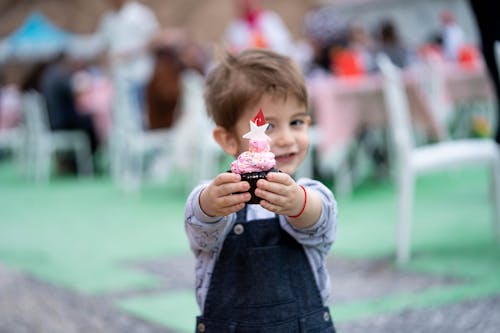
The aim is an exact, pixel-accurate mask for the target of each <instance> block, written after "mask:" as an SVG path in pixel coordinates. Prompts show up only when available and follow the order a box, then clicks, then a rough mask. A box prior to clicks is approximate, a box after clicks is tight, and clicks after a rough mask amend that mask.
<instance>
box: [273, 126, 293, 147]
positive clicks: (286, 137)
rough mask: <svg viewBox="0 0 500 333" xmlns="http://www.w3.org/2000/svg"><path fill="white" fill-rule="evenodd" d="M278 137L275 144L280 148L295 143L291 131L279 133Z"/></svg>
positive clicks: (285, 130)
mask: <svg viewBox="0 0 500 333" xmlns="http://www.w3.org/2000/svg"><path fill="white" fill-rule="evenodd" d="M277 134H278V135H277V137H276V138H275V140H274V142H275V143H276V144H277V145H279V146H287V145H291V144H293V143H294V142H295V138H294V137H293V133H292V132H291V131H290V130H289V129H284V130H281V131H279V133H277Z"/></svg>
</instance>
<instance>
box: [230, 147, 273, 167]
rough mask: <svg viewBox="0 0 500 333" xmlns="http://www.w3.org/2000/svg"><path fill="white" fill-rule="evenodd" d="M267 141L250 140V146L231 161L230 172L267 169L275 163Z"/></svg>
mask: <svg viewBox="0 0 500 333" xmlns="http://www.w3.org/2000/svg"><path fill="white" fill-rule="evenodd" d="M270 150H271V148H270V147H269V143H268V142H267V141H260V140H259V141H256V140H250V147H249V149H248V151H245V152H243V153H241V154H240V156H238V158H237V159H236V160H235V161H234V162H233V163H231V172H233V173H238V174H242V173H250V172H260V171H267V170H269V169H271V168H273V167H274V166H275V165H276V160H275V159H274V154H273V153H271V151H270Z"/></svg>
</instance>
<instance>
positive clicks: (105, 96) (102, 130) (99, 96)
mask: <svg viewBox="0 0 500 333" xmlns="http://www.w3.org/2000/svg"><path fill="white" fill-rule="evenodd" d="M86 80H88V81H87V82H86V84H85V86H84V88H81V89H79V91H78V93H77V99H76V102H77V107H78V110H79V112H82V113H88V114H90V115H91V116H92V120H93V122H94V125H95V127H96V130H97V133H98V136H99V138H100V140H101V142H103V141H105V140H106V138H107V136H108V133H109V130H110V127H111V100H112V96H113V88H112V85H111V82H110V80H108V79H106V78H104V77H92V76H89V77H88V78H86Z"/></svg>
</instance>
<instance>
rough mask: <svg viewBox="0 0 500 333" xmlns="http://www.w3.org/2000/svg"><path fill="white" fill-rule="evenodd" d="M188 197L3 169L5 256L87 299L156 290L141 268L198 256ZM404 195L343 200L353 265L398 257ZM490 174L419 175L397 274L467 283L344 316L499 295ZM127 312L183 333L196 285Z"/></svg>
mask: <svg viewBox="0 0 500 333" xmlns="http://www.w3.org/2000/svg"><path fill="white" fill-rule="evenodd" d="M185 198H186V193H184V191H183V190H182V189H180V187H179V180H178V179H177V180H176V182H173V183H170V184H167V185H165V186H146V187H145V188H144V189H143V191H142V192H141V193H140V195H139V194H134V195H127V194H124V193H122V192H120V191H119V190H118V189H117V188H116V187H115V186H114V185H113V184H112V182H111V181H110V180H109V179H108V178H106V177H103V178H95V179H85V180H76V179H74V178H60V179H54V180H52V181H51V183H50V184H47V185H38V186H37V185H33V184H31V183H30V182H29V181H28V180H25V179H23V178H22V177H20V176H19V175H18V174H17V173H16V171H15V170H14V168H13V166H12V164H10V163H8V162H7V163H6V162H3V163H0V261H1V262H2V263H4V264H7V265H10V266H12V267H15V268H18V269H20V270H22V271H25V272H27V273H30V274H33V275H34V276H37V277H39V278H41V279H43V280H45V281H48V282H51V283H54V284H56V285H60V286H64V287H67V288H70V289H73V290H76V291H79V292H83V293H90V294H97V295H99V294H107V293H113V292H120V291H127V290H128V291H130V290H140V289H147V288H152V287H154V286H156V285H157V284H158V280H157V278H156V277H155V276H153V275H149V274H147V273H145V272H142V271H139V270H137V269H135V268H134V267H133V265H132V264H131V263H133V262H137V261H141V260H142V261H144V260H152V259H155V258H165V257H168V256H179V255H189V246H188V242H187V239H186V236H185V234H184V229H183V211H184V201H185ZM396 206H397V203H396V194H395V190H394V187H393V185H392V184H391V182H389V181H385V182H382V183H371V184H370V183H367V184H364V185H363V186H361V187H360V188H358V189H357V190H356V191H355V192H354V193H353V195H351V196H349V197H339V198H338V207H339V226H338V238H337V241H336V243H335V244H334V247H333V249H332V253H333V254H335V255H336V256H339V257H343V258H354V259H356V258H362V259H379V258H390V259H392V258H394V250H395V235H396V223H395V220H396ZM492 219H493V216H492V211H491V209H490V204H489V184H488V177H487V172H486V170H483V169H478V168H467V169H463V170H458V171H454V172H451V173H434V174H431V175H426V176H423V177H421V178H419V179H418V182H417V189H416V194H415V205H414V225H413V232H412V260H411V261H410V263H409V264H408V265H405V266H403V267H399V268H398V267H396V266H395V269H401V270H407V271H413V272H417V273H421V274H428V275H436V276H447V277H450V278H456V279H457V280H460V281H461V283H458V284H453V285H450V286H449V287H440V288H437V289H429V290H424V291H419V293H418V294H417V293H415V294H398V295H391V296H387V297H382V298H379V299H366V300H356V301H355V302H348V303H336V304H335V306H334V307H333V308H332V311H333V313H334V317H335V319H336V320H338V321H343V320H351V319H355V318H361V317H365V316H373V315H377V314H381V313H388V312H394V311H400V310H402V309H405V308H421V307H433V306H439V305H442V304H447V303H451V302H456V301H461V300H466V299H472V298H480V297H485V296H488V295H492V294H500V251H499V249H498V247H497V246H496V244H495V242H494V236H493V228H492ZM117 306H119V307H120V308H122V309H125V310H126V311H129V312H131V313H133V314H134V315H136V316H139V317H141V318H144V319H146V320H151V321H154V322H157V323H160V324H162V325H165V326H168V327H170V328H173V329H176V330H177V331H179V332H190V331H192V329H193V327H194V316H195V315H196V314H197V312H198V310H197V306H196V303H195V299H194V291H193V290H172V291H171V292H168V293H163V294H155V295H146V296H140V297H137V296H136V297H132V296H131V297H129V298H125V299H121V300H120V301H119V302H117Z"/></svg>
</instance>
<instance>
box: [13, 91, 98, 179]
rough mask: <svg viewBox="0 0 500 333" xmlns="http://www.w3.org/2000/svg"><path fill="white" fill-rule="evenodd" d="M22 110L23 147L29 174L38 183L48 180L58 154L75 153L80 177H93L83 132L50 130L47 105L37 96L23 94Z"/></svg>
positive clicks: (88, 145) (87, 140) (87, 143)
mask: <svg viewBox="0 0 500 333" xmlns="http://www.w3.org/2000/svg"><path fill="white" fill-rule="evenodd" d="M21 108H22V112H23V118H24V124H25V130H26V138H25V140H24V143H25V145H26V147H25V151H26V155H27V163H28V167H29V169H30V170H29V174H30V175H32V176H33V177H34V179H35V180H36V181H37V182H40V181H48V180H49V178H50V171H51V170H50V166H51V164H50V163H51V159H52V158H53V157H54V156H55V154H56V153H57V152H60V151H70V152H74V153H75V157H76V164H77V171H78V173H79V174H80V175H83V174H87V175H89V174H92V173H93V162H92V153H91V149H90V142H89V139H88V137H87V135H86V134H85V133H84V132H83V131H80V130H54V131H52V130H50V126H49V121H48V113H47V108H46V103H45V100H44V98H43V96H42V95H40V94H39V93H38V92H35V91H30V92H27V93H24V94H23V96H22V106H21Z"/></svg>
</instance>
